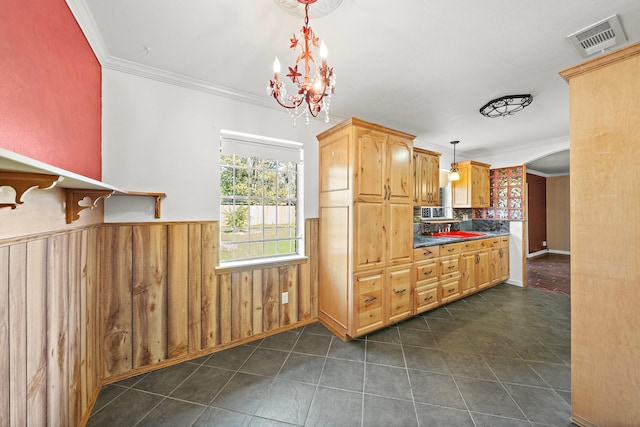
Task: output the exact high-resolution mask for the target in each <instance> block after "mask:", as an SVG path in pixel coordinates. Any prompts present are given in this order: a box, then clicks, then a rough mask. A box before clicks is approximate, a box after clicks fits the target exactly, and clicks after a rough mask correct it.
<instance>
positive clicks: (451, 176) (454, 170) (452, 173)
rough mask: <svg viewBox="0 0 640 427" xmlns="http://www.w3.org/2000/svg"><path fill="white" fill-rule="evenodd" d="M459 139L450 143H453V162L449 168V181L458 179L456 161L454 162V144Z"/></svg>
mask: <svg viewBox="0 0 640 427" xmlns="http://www.w3.org/2000/svg"><path fill="white" fill-rule="evenodd" d="M458 142H460V141H451V142H450V144H451V145H453V163H451V170H449V181H459V180H460V173H459V171H458V162H456V145H457V144H458Z"/></svg>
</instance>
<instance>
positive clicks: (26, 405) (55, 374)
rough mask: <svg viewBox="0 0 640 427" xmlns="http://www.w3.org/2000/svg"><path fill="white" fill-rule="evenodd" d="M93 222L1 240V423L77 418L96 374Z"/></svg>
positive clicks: (93, 391)
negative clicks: (53, 232)
mask: <svg viewBox="0 0 640 427" xmlns="http://www.w3.org/2000/svg"><path fill="white" fill-rule="evenodd" d="M97 233H98V229H97V228H95V227H92V228H87V229H83V230H76V231H72V232H64V233H61V234H58V235H49V236H45V237H34V238H32V239H28V240H26V241H19V242H16V241H14V242H13V243H10V242H7V243H4V244H3V243H0V426H9V425H11V426H22V425H25V426H26V425H29V426H32V425H33V426H47V425H53V426H74V425H79V424H81V422H82V419H83V416H84V414H85V413H86V412H87V411H88V410H89V409H90V408H91V406H92V405H93V402H94V400H95V398H96V396H97V393H98V391H99V388H100V385H101V382H100V378H99V371H98V369H97V361H98V360H99V357H100V355H99V341H98V337H99V324H98V318H97V311H96V307H97V298H98V292H97V281H96V278H97V276H96V274H95V271H96V261H97V256H98V253H97V246H96V243H97V238H96V237H97Z"/></svg>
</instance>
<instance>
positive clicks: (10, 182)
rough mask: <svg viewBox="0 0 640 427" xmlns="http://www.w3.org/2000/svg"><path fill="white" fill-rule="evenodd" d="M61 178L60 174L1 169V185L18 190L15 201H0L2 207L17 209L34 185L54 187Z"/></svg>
mask: <svg viewBox="0 0 640 427" xmlns="http://www.w3.org/2000/svg"><path fill="white" fill-rule="evenodd" d="M59 179H60V176H59V175H47V174H41V173H28V172H6V171H0V187H4V186H8V187H11V188H13V190H14V191H15V192H16V197H15V203H0V208H11V209H15V208H16V207H17V206H18V205H21V204H22V203H24V202H23V200H22V196H23V195H24V193H26V192H27V191H29V190H30V189H32V188H34V187H38V188H39V189H41V190H46V189H47V188H51V187H53V186H54V185H55V184H56V182H58V180H59Z"/></svg>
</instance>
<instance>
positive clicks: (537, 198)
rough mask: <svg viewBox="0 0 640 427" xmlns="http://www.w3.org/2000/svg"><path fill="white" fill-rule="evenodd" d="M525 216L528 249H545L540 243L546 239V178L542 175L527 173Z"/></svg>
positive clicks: (531, 251) (534, 250) (533, 250)
mask: <svg viewBox="0 0 640 427" xmlns="http://www.w3.org/2000/svg"><path fill="white" fill-rule="evenodd" d="M527 209H528V210H529V212H528V216H527V218H528V219H529V222H528V223H527V227H528V235H529V250H528V253H530V254H531V253H534V252H538V251H542V250H545V249H546V246H545V245H543V244H542V243H543V242H544V241H546V240H547V179H546V178H545V177H543V176H538V175H534V174H530V173H528V174H527Z"/></svg>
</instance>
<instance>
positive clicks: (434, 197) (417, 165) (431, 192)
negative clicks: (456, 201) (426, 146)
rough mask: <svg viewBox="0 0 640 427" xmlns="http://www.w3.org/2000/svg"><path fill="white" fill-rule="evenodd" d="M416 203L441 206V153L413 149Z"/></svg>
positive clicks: (418, 204)
mask: <svg viewBox="0 0 640 427" xmlns="http://www.w3.org/2000/svg"><path fill="white" fill-rule="evenodd" d="M413 169H414V183H415V189H414V200H413V202H414V204H415V205H417V206H440V153H436V152H433V151H429V150H423V149H421V148H414V149H413Z"/></svg>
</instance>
